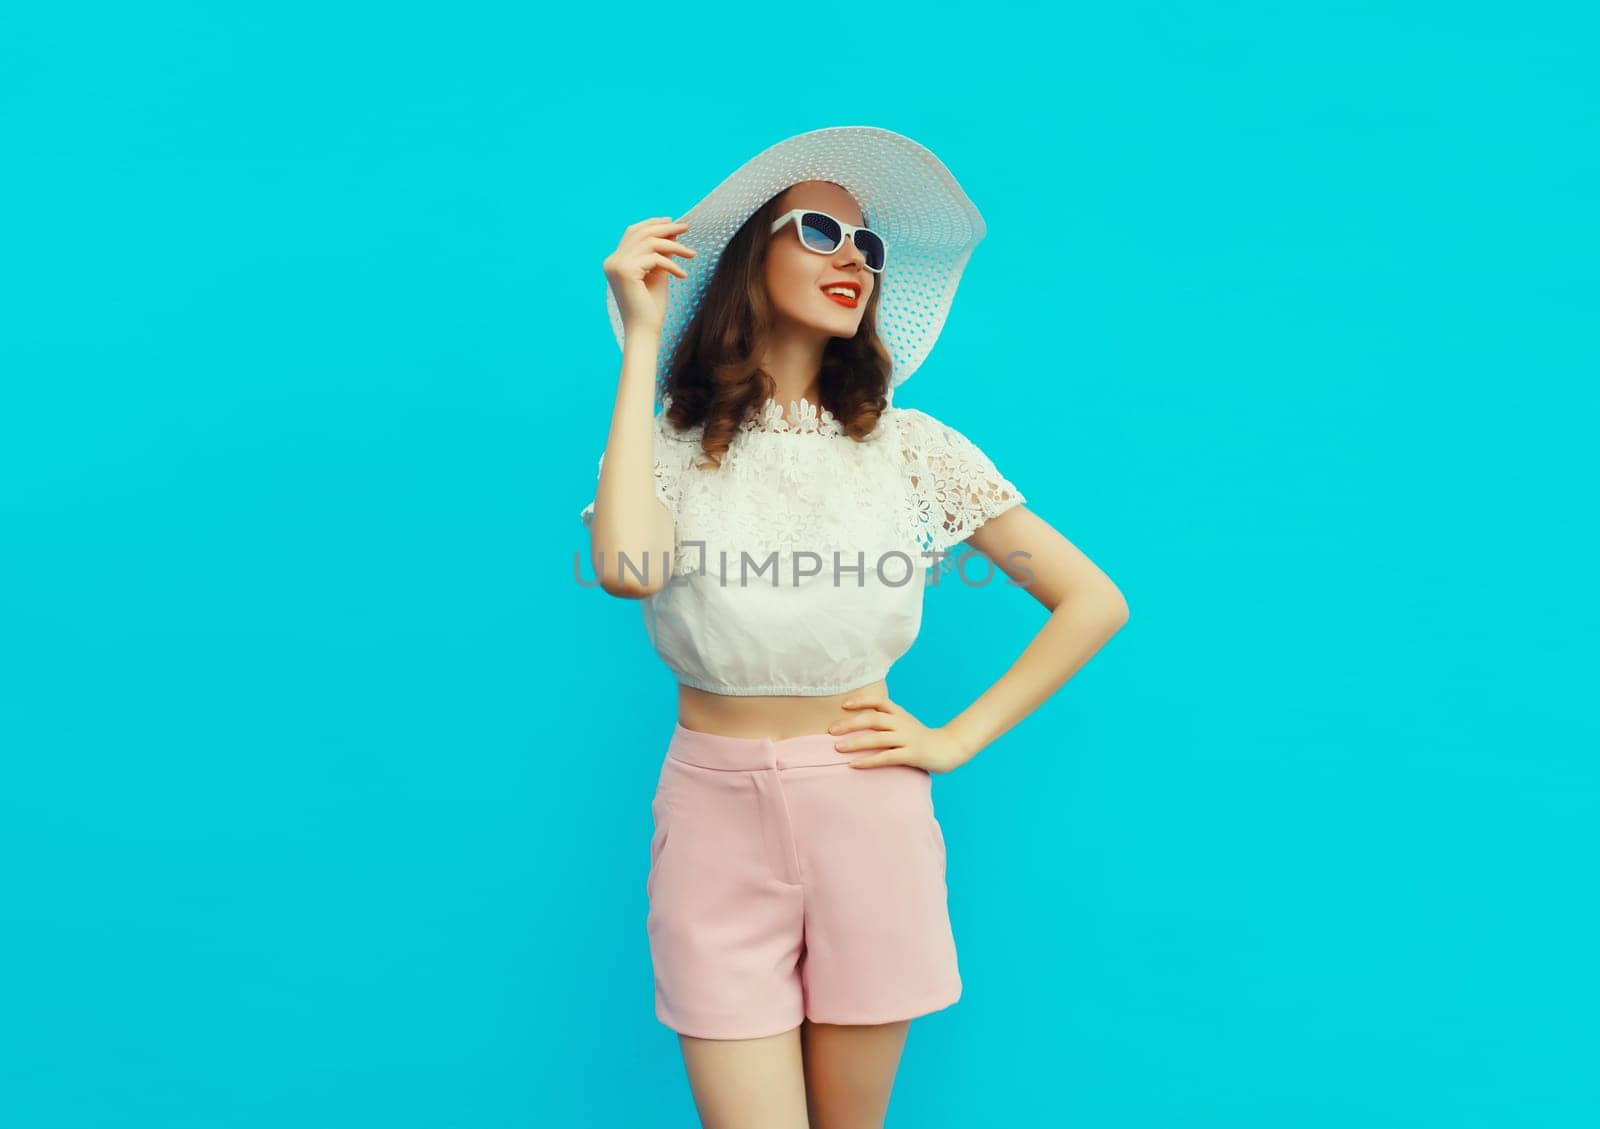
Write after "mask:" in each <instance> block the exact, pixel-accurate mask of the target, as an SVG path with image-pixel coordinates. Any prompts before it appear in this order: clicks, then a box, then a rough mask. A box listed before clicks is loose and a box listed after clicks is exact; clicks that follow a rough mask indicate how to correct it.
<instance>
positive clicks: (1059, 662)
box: [942, 506, 1128, 760]
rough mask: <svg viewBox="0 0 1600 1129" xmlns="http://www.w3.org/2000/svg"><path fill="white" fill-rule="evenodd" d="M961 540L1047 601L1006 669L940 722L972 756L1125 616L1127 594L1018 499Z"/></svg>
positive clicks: (1067, 674)
mask: <svg viewBox="0 0 1600 1129" xmlns="http://www.w3.org/2000/svg"><path fill="white" fill-rule="evenodd" d="M967 543H968V544H969V545H971V546H972V547H973V548H974V549H977V550H978V551H979V552H980V553H982V554H983V555H984V556H986V557H988V558H989V559H990V560H991V561H993V562H994V565H995V567H996V568H998V569H999V570H1000V571H1002V572H1004V573H1005V574H1006V575H1007V576H1009V577H1011V578H1012V579H1013V580H1015V581H1016V582H1017V583H1019V584H1022V585H1024V586H1025V587H1026V588H1027V590H1028V591H1029V592H1030V593H1031V594H1032V595H1033V597H1034V599H1036V600H1038V601H1039V602H1040V603H1041V604H1043V605H1044V606H1045V607H1047V608H1049V609H1050V618H1049V620H1048V621H1046V623H1045V625H1044V626H1043V627H1042V628H1040V629H1039V632H1038V634H1036V635H1035V636H1034V637H1033V640H1032V642H1030V643H1029V644H1028V645H1027V646H1026V647H1025V648H1023V651H1022V654H1021V655H1020V656H1018V658H1017V661H1016V662H1014V663H1012V664H1011V667H1010V669H1008V670H1007V671H1006V672H1005V674H1004V675H1002V676H1001V677H1000V679H999V681H997V682H995V684H994V685H992V686H990V687H989V689H987V690H985V691H984V692H983V693H982V694H981V695H980V696H979V697H978V699H977V700H976V701H974V702H973V703H972V704H971V705H970V706H968V707H967V708H966V709H964V710H962V711H961V712H960V713H959V714H957V715H956V716H955V717H954V718H952V719H951V720H950V721H948V722H947V723H945V725H944V726H943V727H942V728H943V729H944V730H945V731H946V732H947V733H949V734H950V735H951V736H953V737H954V738H955V740H956V743H957V744H958V745H959V746H960V747H961V749H962V752H963V753H964V754H965V759H966V760H971V759H972V758H973V757H975V756H977V755H978V753H979V751H980V750H982V749H983V748H984V747H985V746H986V745H988V744H989V743H990V742H991V741H993V740H994V739H995V738H997V737H999V736H1000V735H1001V734H1002V733H1004V732H1006V730H1008V729H1010V728H1011V727H1012V726H1013V725H1015V724H1016V723H1017V722H1019V721H1021V720H1022V719H1023V718H1025V717H1027V716H1028V715H1029V714H1030V713H1032V712H1033V711H1034V710H1035V709H1037V708H1038V707H1039V705H1040V704H1041V703H1043V702H1044V701H1045V699H1047V698H1048V697H1050V695H1051V694H1054V693H1055V692H1056V691H1057V690H1059V689H1060V688H1061V687H1062V686H1063V685H1064V684H1065V683H1066V682H1067V680H1068V679H1070V678H1071V677H1072V676H1073V675H1074V674H1076V673H1077V672H1078V670H1079V668H1080V667H1082V666H1083V664H1084V663H1086V662H1088V661H1089V659H1090V658H1092V657H1093V656H1094V654H1095V652H1096V651H1098V650H1099V649H1100V648H1101V647H1103V646H1105V644H1106V641H1107V640H1109V639H1110V638H1111V637H1112V636H1113V635H1115V634H1116V633H1117V632H1118V631H1119V630H1120V629H1121V628H1122V625H1123V624H1125V623H1127V622H1128V602H1127V601H1126V600H1125V599H1123V597H1122V592H1121V591H1120V590H1119V589H1118V588H1117V586H1116V585H1115V584H1113V583H1112V582H1111V578H1110V577H1108V576H1107V575H1106V574H1105V573H1103V572H1101V571H1100V569H1099V568H1097V567H1096V566H1095V564H1094V562H1093V561H1091V560H1089V558H1088V557H1086V556H1084V554H1083V553H1082V552H1081V551H1079V549H1078V548H1077V547H1076V546H1075V545H1073V544H1072V542H1070V541H1068V540H1067V539H1066V538H1065V537H1063V536H1062V535H1061V534H1060V533H1058V532H1057V531H1056V530H1055V529H1054V527H1052V526H1051V525H1050V524H1049V523H1048V522H1046V521H1045V520H1044V519H1043V518H1041V517H1040V516H1039V515H1038V514H1036V513H1034V512H1033V511H1032V510H1030V509H1027V508H1026V507H1024V506H1013V507H1012V508H1011V509H1008V510H1006V511H1005V512H1004V513H1001V514H998V515H996V516H995V517H993V518H990V519H989V520H988V521H986V522H984V523H983V525H981V526H979V527H978V529H976V530H975V531H974V532H973V534H972V536H971V537H969V538H967ZM996 583H998V580H997V581H996Z"/></svg>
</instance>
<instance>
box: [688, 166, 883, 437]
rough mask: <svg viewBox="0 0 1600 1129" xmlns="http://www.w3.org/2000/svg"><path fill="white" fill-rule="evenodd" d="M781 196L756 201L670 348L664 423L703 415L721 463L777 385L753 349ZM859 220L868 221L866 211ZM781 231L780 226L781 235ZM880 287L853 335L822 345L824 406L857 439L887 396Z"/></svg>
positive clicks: (768, 310)
mask: <svg viewBox="0 0 1600 1129" xmlns="http://www.w3.org/2000/svg"><path fill="white" fill-rule="evenodd" d="M785 191H787V189H785ZM782 196H783V193H782V192H779V193H778V194H777V195H776V196H773V197H772V198H771V199H770V200H768V201H767V202H766V203H765V204H763V205H761V207H760V208H758V209H757V210H756V213H755V215H753V216H751V217H750V218H749V219H748V220H746V221H745V223H744V226H743V227H741V228H740V229H739V230H738V231H737V232H736V233H735V234H734V236H733V238H732V239H731V240H729V241H728V246H727V248H726V249H725V250H724V251H723V252H722V256H721V258H719V259H718V260H717V266H716V270H714V271H713V272H712V275H711V278H710V279H709V280H708V281H707V283H706V289H705V294H704V295H703V297H702V299H701V302H700V306H699V309H697V310H696V311H695V315H694V318H693V320H691V321H690V322H689V324H688V326H687V327H686V328H685V329H684V331H683V335H682V337H680V338H679V340H678V344H677V347H676V348H675V349H674V350H673V353H672V363H671V365H670V366H669V367H668V373H667V377H666V382H665V385H664V386H663V389H662V390H663V392H665V393H666V394H667V395H669V396H671V397H672V405H671V407H670V408H668V409H667V412H666V415H667V421H668V422H669V423H671V424H673V425H674V426H676V427H678V428H686V427H693V426H695V425H696V424H701V423H703V424H705V433H704V437H703V438H702V440H701V443H700V449H701V450H702V451H703V452H705V454H706V456H707V457H708V458H709V459H710V461H711V463H712V465H714V466H721V465H722V455H723V454H724V453H726V451H727V450H728V445H729V444H730V443H731V442H732V441H733V436H734V433H735V432H736V431H737V430H738V427H739V422H740V421H741V420H742V419H744V418H745V416H746V415H747V414H748V413H750V412H753V411H756V410H758V409H759V408H760V407H761V405H762V404H763V403H764V402H765V401H766V400H767V399H768V398H769V397H773V396H776V394H777V385H776V384H775V383H774V382H773V379H772V377H771V376H770V375H769V374H768V373H767V372H766V371H765V370H764V369H762V368H761V364H760V361H759V360H758V358H759V357H761V355H762V354H763V353H765V352H766V346H767V335H768V333H769V331H770V329H771V326H772V322H773V310H772V302H771V300H770V299H769V297H768V295H767V287H766V272H765V266H766V261H767V248H768V247H770V246H771V245H772V240H773V231H772V221H773V220H775V219H777V218H778V216H779V214H780V208H779V201H780V200H781V198H782ZM861 221H862V224H863V225H865V226H870V217H869V216H868V215H867V214H866V212H865V211H863V212H862V213H861ZM787 233H788V229H787V228H786V229H785V230H784V231H782V232H779V233H778V234H779V235H786V234H787ZM880 279H881V276H880ZM881 289H882V287H881V286H874V287H873V288H872V295H871V297H869V298H868V299H867V306H866V309H865V310H863V311H862V315H861V324H860V327H859V328H858V329H857V330H856V334H855V336H854V337H835V338H832V339H830V340H829V341H828V343H827V345H826V346H824V348H823V351H822V371H821V373H820V376H819V380H820V383H821V389H820V392H819V396H820V398H821V400H822V403H821V405H820V407H823V408H827V409H828V411H830V412H832V413H833V414H834V417H835V418H836V419H837V420H838V421H839V424H840V426H841V427H843V428H844V430H845V432H846V434H848V435H849V436H850V437H851V438H852V439H856V440H860V439H863V438H865V437H866V436H868V435H870V434H871V433H872V431H873V430H874V429H875V428H876V427H877V426H878V417H879V416H880V415H881V414H882V413H883V410H884V408H885V407H887V406H888V403H889V401H888V397H887V395H886V392H887V390H888V387H889V373H890V369H891V366H892V358H891V357H890V355H889V349H888V347H887V346H885V345H884V343H883V341H882V340H881V339H880V338H879V337H878V331H877V313H878V294H879V292H880V291H881Z"/></svg>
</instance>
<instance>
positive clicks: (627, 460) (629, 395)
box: [587, 328, 677, 599]
mask: <svg viewBox="0 0 1600 1129" xmlns="http://www.w3.org/2000/svg"><path fill="white" fill-rule="evenodd" d="M660 350H661V334H660V332H659V331H658V330H657V331H652V330H645V329H638V330H635V329H632V328H630V329H629V331H628V333H627V335H626V336H625V337H624V338H623V343H622V373H621V375H620V376H619V377H618V379H617V398H616V402H615V404H614V405H613V406H612V409H611V430H610V432H609V433H608V434H607V436H606V450H605V456H604V457H603V458H602V459H601V461H600V480H599V482H598V483H597V484H596V485H595V493H594V514H593V517H592V518H591V519H590V520H589V522H588V523H587V524H588V525H589V546H590V554H591V556H592V557H593V558H594V561H595V575H596V577H597V578H598V579H599V582H600V587H601V589H603V590H604V591H605V592H607V593H609V594H610V595H612V596H621V597H624V598H627V599H640V598H642V597H645V596H650V595H654V594H655V593H656V592H659V591H660V590H661V589H662V588H664V587H665V586H666V582H667V577H668V576H670V575H671V561H672V551H673V549H674V548H675V546H676V543H677V542H676V530H675V529H674V524H673V517H672V511H671V510H670V509H669V508H668V507H667V505H666V503H665V502H663V501H662V500H661V498H660V496H659V495H658V494H657V492H656V481H655V467H656V420H655V413H654V399H655V369H656V361H657V357H658V356H659V354H660Z"/></svg>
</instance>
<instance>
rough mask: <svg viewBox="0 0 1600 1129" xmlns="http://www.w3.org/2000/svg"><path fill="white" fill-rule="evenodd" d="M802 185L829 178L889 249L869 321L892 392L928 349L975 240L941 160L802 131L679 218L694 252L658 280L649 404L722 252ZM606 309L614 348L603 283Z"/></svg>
mask: <svg viewBox="0 0 1600 1129" xmlns="http://www.w3.org/2000/svg"><path fill="white" fill-rule="evenodd" d="M804 180H827V181H832V182H833V183H835V184H838V185H840V186H841V187H843V188H844V189H845V190H846V191H848V192H849V193H850V194H851V195H852V196H854V197H855V199H856V201H857V203H859V204H860V205H861V209H862V211H863V213H864V215H865V218H866V220H867V225H868V226H869V227H871V228H872V230H873V231H876V232H878V233H879V234H880V235H882V236H883V241H884V244H885V246H886V247H887V248H888V256H887V261H886V265H885V268H884V271H883V273H882V274H880V275H878V279H877V284H878V287H879V294H878V311H877V322H876V324H877V330H878V336H879V337H880V338H881V339H882V340H883V342H884V345H885V346H886V347H887V348H888V350H889V355H890V357H891V359H892V367H891V369H890V375H889V389H890V392H891V394H892V392H893V389H894V388H895V387H897V386H898V385H900V384H902V383H903V382H904V381H905V380H906V378H907V377H909V376H910V375H911V374H912V373H913V372H915V371H916V370H917V367H918V366H919V365H921V364H922V361H923V359H924V358H925V357H927V355H928V352H929V351H930V350H931V349H932V348H933V343H934V342H935V341H936V340H937V339H938V337H939V332H940V330H941V329H943V328H944V323H945V318H946V316H947V315H948V314H949V312H950V303H951V301H952V300H953V299H954V297H955V292H956V287H957V286H958V285H960V282H961V274H962V271H963V270H965V269H966V265H967V260H968V259H969V258H971V256H972V252H973V250H974V249H975V248H976V247H977V245H978V244H979V242H981V241H982V239H983V237H984V233H985V231H986V228H985V226H984V222H983V216H982V215H981V214H980V213H979V211H978V209H977V206H976V205H974V204H973V202H972V201H971V200H970V199H969V198H968V197H967V194H966V192H964V191H963V190H962V188H961V185H960V184H959V183H958V182H957V180H956V178H955V176H954V175H952V174H951V172H950V170H949V169H948V168H946V167H945V165H944V162H942V161H940V160H939V158H938V157H936V156H934V155H933V153H932V152H930V151H929V150H928V149H927V148H926V147H924V146H922V145H920V144H918V143H917V142H915V141H913V140H911V138H909V137H906V136H904V135H902V134H898V133H895V132H893V131H891V130H887V129H880V128H878V127H876V126H865V125H852V126H831V127H829V128H826V129H816V130H811V131H810V132H808V133H800V134H796V135H795V136H793V137H790V138H787V139H786V140H783V141H780V142H778V143H777V144H776V145H773V146H771V147H770V148H768V149H765V150H763V151H762V152H760V153H758V154H756V155H755V156H754V157H752V158H750V160H748V161H746V162H745V163H744V164H743V165H741V166H740V167H739V168H738V169H736V170H735V171H734V172H733V173H732V174H730V175H729V176H728V177H727V178H726V179H725V180H723V182H722V183H721V184H719V185H717V186H716V187H715V188H713V189H712V190H711V191H710V192H709V193H707V194H706V196H705V197H704V198H703V199H702V200H701V201H700V202H699V203H698V204H696V205H695V206H694V207H692V208H690V209H689V210H688V211H687V212H686V213H684V214H683V215H682V216H680V217H678V218H679V219H682V220H687V221H688V222H689V228H688V230H687V231H685V232H684V233H683V234H682V235H680V236H676V237H675V238H676V239H677V240H678V241H679V242H681V243H683V244H684V245H685V246H688V247H692V248H693V249H694V250H695V251H696V252H697V253H696V254H695V256H694V257H693V258H690V259H687V260H684V259H681V258H678V257H674V259H673V261H674V262H676V263H679V264H680V265H681V266H682V267H683V268H684V270H685V271H687V273H688V277H687V278H679V277H677V276H676V275H670V276H669V277H668V279H667V308H666V312H665V314H664V316H663V318H662V328H661V349H660V353H659V356H658V362H657V370H656V402H657V404H659V403H660V402H661V392H662V390H663V389H664V388H665V385H666V379H667V374H668V370H669V368H670V365H671V360H672V356H673V353H674V352H675V351H676V349H677V346H678V341H679V339H680V338H681V337H682V335H683V333H684V331H685V330H686V329H687V328H688V326H689V324H690V322H692V321H693V319H694V315H695V313H696V311H697V310H698V309H699V307H700V299H701V297H702V295H703V294H704V292H705V287H706V284H707V282H709V281H710V279H711V276H712V274H713V273H714V272H715V271H716V267H717V262H718V260H719V259H720V258H721V256H722V252H723V249H724V248H726V247H727V245H728V242H729V241H730V240H731V239H732V238H733V236H734V235H735V233H737V232H738V230H739V229H740V228H741V227H743V226H744V224H745V221H747V220H748V219H749V218H750V217H751V216H752V215H753V214H755V211H756V209H757V208H759V207H761V205H763V204H765V203H766V202H767V201H768V200H770V199H771V198H772V197H773V196H775V195H777V194H778V193H779V192H782V191H783V190H784V189H786V188H788V187H790V186H791V185H793V184H797V183H799V182H800V181H804ZM606 308H607V311H608V312H609V314H610V316H611V328H612V331H613V332H614V333H615V334H616V338H617V345H618V347H619V348H620V347H621V346H622V343H623V337H624V331H623V324H622V312H621V310H620V309H618V307H617V298H616V295H615V294H613V293H612V291H611V287H610V286H609V284H608V285H607V287H606Z"/></svg>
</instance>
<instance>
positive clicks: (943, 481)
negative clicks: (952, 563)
mask: <svg viewBox="0 0 1600 1129" xmlns="http://www.w3.org/2000/svg"><path fill="white" fill-rule="evenodd" d="M900 418H901V423H900V427H901V431H900V436H901V449H902V451H903V453H904V455H905V458H906V463H907V468H908V469H909V471H910V473H911V488H912V489H911V494H912V498H913V499H914V506H915V509H916V514H915V515H914V519H915V523H916V526H917V529H918V538H919V540H920V541H921V542H922V548H923V549H924V550H925V551H927V552H949V551H950V550H951V548H952V547H953V546H955V545H957V544H959V543H961V542H963V541H965V540H966V539H967V538H968V537H971V536H972V535H973V534H974V533H976V532H977V530H978V527H979V526H981V525H982V524H983V523H984V522H986V521H988V520H989V519H990V518H992V517H995V516H996V515H998V514H1001V513H1004V512H1005V511H1006V510H1009V509H1010V508H1011V507H1012V506H1015V505H1018V504H1020V503H1022V502H1026V501H1027V498H1026V497H1025V496H1024V495H1023V493H1022V491H1021V490H1018V489H1017V488H1016V487H1015V486H1013V485H1012V484H1011V482H1010V481H1009V480H1007V479H1006V477H1005V476H1004V475H1002V474H1001V473H1000V471H999V470H998V469H996V467H995V465H994V463H993V462H992V461H991V460H990V459H989V456H988V455H985V454H984V453H983V451H982V450H980V449H979V448H978V445H977V444H976V443H974V442H973V441H972V440H970V439H968V438H967V437H966V436H965V435H963V434H961V432H959V431H957V430H956V429H955V428H953V427H951V426H949V425H948V424H945V423H941V422H940V421H939V420H937V419H935V418H934V417H932V416H930V415H929V414H928V413H926V412H923V411H918V410H917V409H915V408H901V409H900Z"/></svg>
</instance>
